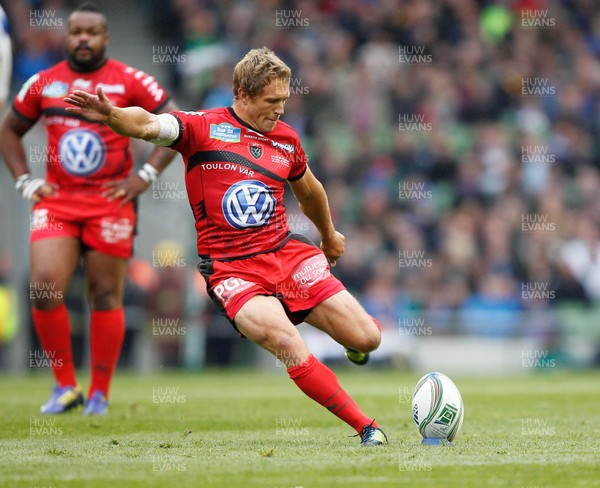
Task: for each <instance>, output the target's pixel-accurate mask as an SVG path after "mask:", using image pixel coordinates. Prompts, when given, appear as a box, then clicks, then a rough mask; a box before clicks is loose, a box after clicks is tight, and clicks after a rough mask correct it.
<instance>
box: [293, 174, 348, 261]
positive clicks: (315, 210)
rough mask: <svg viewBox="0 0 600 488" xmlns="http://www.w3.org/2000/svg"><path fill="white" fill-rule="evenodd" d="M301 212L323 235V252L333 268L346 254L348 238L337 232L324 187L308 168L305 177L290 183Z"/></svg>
mask: <svg viewBox="0 0 600 488" xmlns="http://www.w3.org/2000/svg"><path fill="white" fill-rule="evenodd" d="M290 187H291V188H292V191H293V192H294V196H295V197H296V200H298V204H299V206H300V210H302V212H303V213H304V215H306V216H307V217H308V218H309V219H310V220H311V221H312V222H313V224H315V226H316V227H317V229H318V230H319V234H320V235H321V250H322V251H323V252H324V253H325V256H326V257H327V259H328V261H329V263H330V264H331V266H335V263H336V261H337V260H338V259H339V258H340V257H341V256H342V254H343V253H344V248H345V243H346V238H345V237H344V236H343V235H342V234H340V233H339V232H337V231H336V230H335V226H334V225H333V221H332V220H331V212H330V211H329V203H328V201H327V194H326V193H325V190H324V189H323V185H322V184H321V182H320V181H319V180H317V178H316V177H315V175H313V173H312V171H311V170H310V168H306V172H305V173H304V176H302V178H300V179H299V180H296V181H290Z"/></svg>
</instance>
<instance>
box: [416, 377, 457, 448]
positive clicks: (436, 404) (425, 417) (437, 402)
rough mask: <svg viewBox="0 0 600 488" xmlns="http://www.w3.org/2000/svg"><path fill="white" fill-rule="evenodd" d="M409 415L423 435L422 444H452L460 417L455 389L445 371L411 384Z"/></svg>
mask: <svg viewBox="0 0 600 488" xmlns="http://www.w3.org/2000/svg"><path fill="white" fill-rule="evenodd" d="M412 414H413V420H414V421H415V424H416V425H417V429H419V434H421V437H423V442H422V444H433V445H436V444H449V443H452V441H453V440H454V439H455V438H456V436H457V435H458V433H459V431H460V428H461V426H462V422H463V416H464V407H463V401H462V397H461V396H460V392H459V391H458V388H457V387H456V385H455V384H454V383H453V382H452V380H451V379H450V378H448V377H447V376H446V375H445V374H442V373H437V372H433V373H428V374H426V375H425V376H423V377H422V378H421V379H420V380H419V382H418V383H417V386H416V387H415V392H414V393H413V397H412Z"/></svg>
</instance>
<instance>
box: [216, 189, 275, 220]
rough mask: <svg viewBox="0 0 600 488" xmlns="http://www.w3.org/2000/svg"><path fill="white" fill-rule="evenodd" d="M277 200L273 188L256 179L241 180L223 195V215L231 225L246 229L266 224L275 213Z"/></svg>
mask: <svg viewBox="0 0 600 488" xmlns="http://www.w3.org/2000/svg"><path fill="white" fill-rule="evenodd" d="M276 204H277V201H276V199H275V197H274V196H273V192H272V191H271V189H270V188H269V187H268V186H267V185H265V184H264V183H262V182H260V181H256V180H247V181H240V182H238V183H236V184H235V185H233V186H231V187H230V188H229V190H227V191H226V192H225V195H224V196H223V203H222V208H223V215H225V219H227V222H228V223H229V225H231V227H233V228H235V229H246V228H248V227H260V226H262V225H266V224H268V223H269V220H271V217H273V214H274V213H275V205H276Z"/></svg>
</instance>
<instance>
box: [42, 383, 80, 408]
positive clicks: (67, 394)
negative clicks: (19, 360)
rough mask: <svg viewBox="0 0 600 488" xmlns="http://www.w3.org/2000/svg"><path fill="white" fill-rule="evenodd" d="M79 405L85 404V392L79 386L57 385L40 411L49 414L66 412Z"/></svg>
mask: <svg viewBox="0 0 600 488" xmlns="http://www.w3.org/2000/svg"><path fill="white" fill-rule="evenodd" d="M79 405H83V394H82V393H81V388H80V387H79V386H64V387H60V386H59V385H56V386H55V387H54V389H53V390H52V395H50V400H48V401H47V402H46V403H44V404H43V405H42V406H41V408H40V412H42V413H43V414H47V415H52V414H59V413H65V412H67V411H68V410H71V409H72V408H75V407H77V406H79Z"/></svg>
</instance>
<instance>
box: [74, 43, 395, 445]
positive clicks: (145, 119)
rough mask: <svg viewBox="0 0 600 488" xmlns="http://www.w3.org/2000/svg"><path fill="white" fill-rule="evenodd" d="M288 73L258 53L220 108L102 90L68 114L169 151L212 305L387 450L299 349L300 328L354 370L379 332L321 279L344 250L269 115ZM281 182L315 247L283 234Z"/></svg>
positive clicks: (331, 379)
mask: <svg viewBox="0 0 600 488" xmlns="http://www.w3.org/2000/svg"><path fill="white" fill-rule="evenodd" d="M290 77H291V71H290V68H289V67H288V66H287V65H286V64H285V63H284V62H283V61H281V59H279V58H278V57H277V56H276V55H275V54H274V53H273V52H272V51H271V50H269V49H267V48H262V49H254V50H251V51H250V52H249V53H248V54H247V55H246V56H245V57H244V58H243V59H242V60H241V61H240V62H239V63H238V64H237V66H236V67H235V69H234V74H233V94H234V101H233V105H232V106H231V107H224V108H217V109H211V110H207V111H204V112H183V111H174V112H171V113H169V114H160V115H154V114H151V113H149V112H148V111H146V110H144V109H143V108H140V107H128V108H119V107H116V106H115V105H114V104H113V103H112V102H111V100H110V99H109V98H108V97H107V96H106V94H105V93H104V90H103V89H102V87H98V88H97V90H96V94H95V95H94V94H90V93H87V92H86V91H80V90H76V91H73V93H71V95H69V96H68V97H67V98H65V101H66V102H68V103H70V104H71V105H73V107H70V108H68V109H67V110H68V111H69V112H70V113H71V114H73V115H76V116H81V117H85V118H87V119H88V120H91V121H93V122H101V123H104V124H105V125H107V126H108V127H110V128H111V129H112V130H114V131H115V132H116V133H117V134H120V135H122V136H126V137H134V138H139V139H144V140H146V141H150V142H152V143H154V144H158V145H161V146H168V147H171V148H173V149H175V150H177V151H179V152H180V153H181V154H182V156H183V158H184V161H185V180H186V187H187V193H188V197H189V201H190V205H191V208H192V211H193V214H194V217H195V220H196V231H197V234H198V240H197V245H198V254H199V256H200V263H199V265H198V269H199V270H200V272H201V273H202V275H203V276H204V278H205V280H206V282H207V289H208V293H209V295H210V296H211V298H212V300H213V301H214V303H215V304H216V305H217V307H219V308H220V310H221V311H222V312H223V313H224V314H225V315H226V316H227V317H228V318H229V320H230V321H231V323H232V324H233V326H234V327H235V328H236V330H237V331H238V332H239V333H240V334H241V335H242V336H243V337H247V338H249V339H251V340H252V341H254V342H255V343H257V344H258V345H260V346H261V347H263V348H265V349H266V350H268V351H270V352H271V353H272V354H274V355H275V357H276V358H278V359H279V360H280V361H281V362H282V363H283V364H284V365H285V366H286V367H287V371H288V373H289V376H290V378H291V379H292V380H293V381H294V382H295V383H296V385H297V386H298V387H299V388H300V389H301V390H302V391H303V392H304V393H305V394H306V395H308V396H309V397H310V398H312V399H313V400H315V401H316V402H318V403H320V404H321V405H323V406H324V407H325V408H327V409H328V410H329V411H330V412H331V413H333V414H335V415H337V416H338V417H339V418H340V419H341V420H343V421H344V422H346V423H348V424H349V425H350V426H352V427H353V428H354V429H355V430H356V432H357V433H358V435H360V437H361V440H362V441H361V443H362V445H364V446H372V445H382V444H387V438H386V436H385V434H384V433H383V431H382V430H381V429H379V428H378V426H377V424H376V422H375V420H374V419H373V418H371V417H368V416H366V415H365V414H364V413H363V412H362V411H361V410H360V408H359V407H358V405H357V404H356V403H355V402H354V400H352V398H351V397H350V396H349V395H348V393H346V392H345V391H344V390H343V389H342V388H341V386H340V385H339V383H338V380H337V378H336V376H335V374H334V373H333V372H332V371H331V370H330V369H329V368H328V367H327V366H325V365H324V364H323V363H321V362H320V361H319V360H318V359H317V358H316V357H315V356H313V355H312V354H311V353H310V351H309V350H308V348H307V346H306V344H305V343H304V341H303V339H302V337H301V336H300V333H299V332H298V330H297V329H296V327H295V324H298V323H300V322H303V321H304V322H307V323H308V324H310V325H312V326H314V327H317V328H318V329H320V330H322V331H324V332H326V333H327V334H329V335H330V336H331V337H332V338H333V339H334V340H336V341H337V342H338V343H340V344H341V345H343V346H344V347H345V348H346V351H347V356H348V358H349V359H350V360H351V361H354V362H356V363H358V364H364V363H366V361H367V360H368V353H369V352H370V351H373V350H375V349H376V348H377V347H378V346H379V343H380V341H381V328H380V326H379V324H378V323H377V321H376V320H375V319H373V318H372V317H370V316H369V315H368V314H367V313H366V312H365V310H364V309H363V308H362V307H361V306H360V305H359V303H358V302H357V301H356V300H355V299H354V298H353V297H352V296H351V295H350V293H348V291H346V289H345V288H344V286H343V285H342V284H341V283H340V281H338V280H337V279H336V278H335V277H334V276H332V275H331V273H330V268H329V266H330V265H332V266H333V265H335V262H336V260H337V259H339V258H340V256H341V255H342V253H343V252H344V236H343V235H342V234H340V233H339V232H337V231H336V230H335V227H334V225H333V222H332V220H331V215H330V211H329V205H328V202H327V196H326V194H325V191H324V189H323V186H322V185H321V183H319V181H318V180H317V179H316V178H315V176H314V175H313V174H312V172H311V171H310V169H309V168H308V166H307V162H306V156H305V153H304V150H303V149H302V146H301V144H300V141H299V139H298V135H297V134H296V132H295V131H294V130H293V129H292V128H291V127H290V126H289V125H287V124H286V123H284V122H281V121H280V120H279V118H280V117H281V116H282V115H283V113H284V107H285V102H286V100H287V99H288V97H289V81H290ZM286 182H289V184H290V186H291V188H292V191H293V193H294V195H295V197H296V199H297V200H298V203H299V205H300V208H301V210H302V211H303V212H304V213H305V214H306V215H307V216H308V217H309V218H310V219H311V220H312V222H313V223H314V224H315V225H316V227H317V229H318V230H319V233H320V237H321V247H320V249H319V248H318V247H317V246H315V245H314V244H312V243H311V242H310V241H309V240H308V239H306V238H305V237H303V236H300V235H295V234H292V233H291V232H290V230H289V226H288V223H287V218H286V215H285V208H284V206H283V193H284V186H285V183H286Z"/></svg>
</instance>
